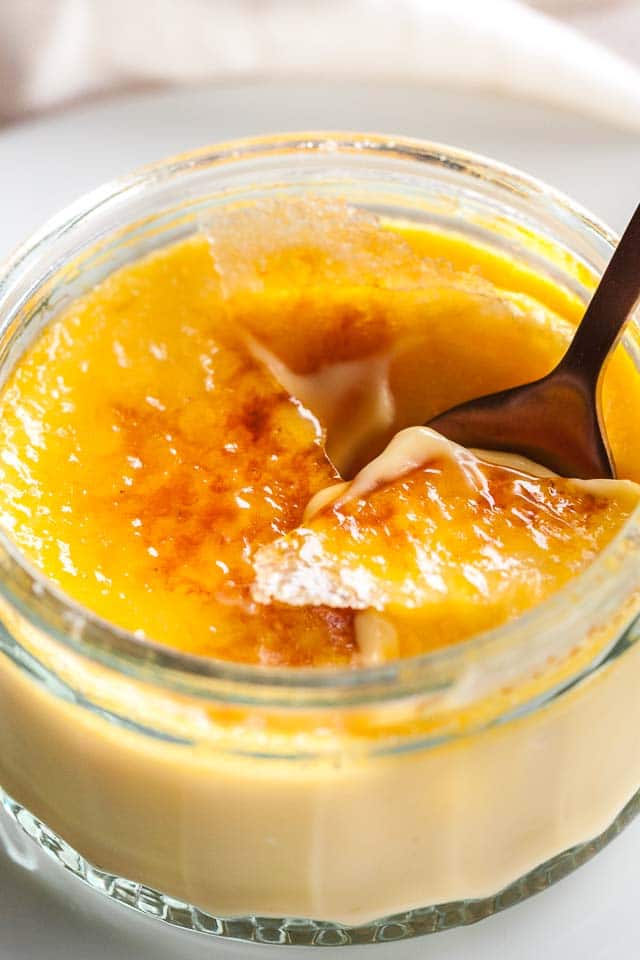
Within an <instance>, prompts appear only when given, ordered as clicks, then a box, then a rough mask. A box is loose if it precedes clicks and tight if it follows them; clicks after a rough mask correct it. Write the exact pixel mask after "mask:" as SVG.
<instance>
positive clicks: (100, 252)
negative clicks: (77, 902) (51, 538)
mask: <svg viewBox="0 0 640 960" xmlns="http://www.w3.org/2000/svg"><path fill="white" fill-rule="evenodd" d="M308 190H311V191H313V193H314V195H316V196H327V197H340V198H344V199H346V200H347V202H348V203H350V204H354V205H357V206H361V207H364V208H366V209H370V210H372V211H374V212H375V213H377V214H379V215H381V216H383V217H389V218H391V219H394V220H401V221H403V222H408V223H414V224H415V225H417V226H420V225H424V224H428V225H432V226H435V227H436V228H439V229H442V230H445V231H453V232H455V233H456V234H458V235H460V236H463V237H468V238H469V239H470V240H472V241H473V242H474V243H478V244H480V245H483V246H484V247H486V248H487V249H488V251H493V252H495V253H496V254H497V255H498V256H503V257H504V256H508V257H510V258H512V260H513V261H515V262H516V263H519V264H521V265H522V266H523V267H525V268H530V269H532V270H534V271H535V272H536V273H537V274H538V275H540V276H541V277H544V278H547V279H548V280H549V282H550V283H551V284H554V285H556V286H557V288H558V289H562V288H564V289H566V290H568V291H570V293H571V294H572V295H577V296H578V297H580V298H581V299H582V300H583V301H586V300H587V299H588V296H589V291H590V289H592V288H593V286H594V284H595V281H596V278H597V276H598V275H599V273H600V272H601V271H602V269H603V267H604V265H605V263H606V261H607V259H608V257H609V256H610V253H611V249H612V244H613V243H614V237H613V236H612V235H611V234H610V233H609V232H608V231H607V230H606V229H605V228H604V227H602V226H601V225H599V224H598V223H597V222H596V221H594V220H593V219H592V218H591V217H589V216H588V215H587V214H585V213H584V212H583V211H581V210H580V209H578V208H577V207H575V206H574V205H573V204H572V203H571V202H570V201H569V200H567V199H566V198H564V197H562V196H561V195H559V194H557V193H555V192H554V191H552V190H551V189H549V188H547V187H546V186H544V185H542V184H540V183H538V182H536V181H534V180H532V179H530V178H527V177H525V176H523V175H521V174H519V173H516V172H514V171H512V170H509V169H507V168H504V167H502V166H499V165H498V164H494V163H493V162H491V161H487V160H484V159H481V158H478V157H475V156H472V155H469V154H466V153H462V152H459V151H457V150H452V149H449V148H447V147H442V146H438V145H433V144H428V143H419V142H415V141H408V140H407V141H405V140H401V139H393V140H391V139H388V138H385V137H378V136H365V135H358V134H331V135H324V134H323V135H318V134H304V135H300V136H295V135H283V136H275V137H267V138H260V139H256V140H246V141H239V142H236V143H233V144H225V145H222V146H218V147H211V148H206V149H203V150H200V151H197V152H194V153H191V154H185V155H183V156H180V157H177V158H175V159H171V160H169V161H166V162H163V163H159V164H157V165H154V166H151V167H147V168H145V169H144V170H142V171H140V172H138V173H135V174H133V175H132V176H131V177H128V178H125V179H122V180H120V181H117V182H115V183H113V184H110V185H108V186H106V187H104V188H102V189H100V190H98V191H96V192H95V193H93V194H91V195H90V196H88V197H86V198H84V199H83V200H81V201H79V202H78V203H77V204H76V205H74V206H73V207H71V208H69V209H68V210H66V211H65V212H64V213H63V214H61V215H60V216H59V217H57V218H56V219H55V220H53V221H51V222H50V223H49V224H48V225H47V226H46V227H45V228H44V229H43V230H42V231H41V232H40V233H39V234H37V235H36V236H35V237H34V238H32V240H31V241H29V242H28V243H27V244H26V245H25V246H24V247H22V248H21V249H20V250H19V251H18V252H17V254H16V255H15V256H14V258H13V259H12V260H11V261H10V262H9V263H8V264H7V265H6V266H5V268H4V270H3V272H2V275H1V276H0V316H1V321H2V327H1V341H0V367H1V373H2V379H3V381H4V380H6V378H7V376H8V375H9V373H10V372H11V370H12V369H13V368H14V366H15V364H16V362H17V361H18V359H19V358H20V356H21V355H22V353H23V352H24V350H25V349H26V348H27V347H28V346H29V345H30V344H31V343H32V342H33V340H34V338H35V337H37V335H38V333H39V332H40V331H41V330H42V329H43V327H44V326H45V325H46V324H47V323H48V322H49V321H50V320H51V319H52V318H53V317H55V316H56V314H58V313H59V311H60V309H61V308H62V307H63V306H64V305H66V304H68V302H69V301H70V300H71V299H73V298H75V297H77V296H78V295H80V294H81V293H83V292H84V291H86V290H88V289H90V288H91V287H92V286H93V285H94V284H95V283H96V282H98V281H99V280H100V279H102V278H103V277H105V276H106V275H108V274H109V273H111V272H112V271H113V270H114V269H116V268H117V267H119V266H121V265H123V264H124V263H127V262H129V261H131V260H134V259H136V258H138V257H139V256H141V255H143V254H144V253H147V252H149V251H150V250H152V249H155V248H157V247H161V246H163V245H165V244H167V243H170V242H172V241H175V240H178V239H180V238H184V237H187V236H189V235H190V234H192V233H193V232H195V231H196V230H197V229H198V224H199V223H201V222H202V217H203V215H205V214H206V213H207V212H208V211H214V210H215V211H218V212H220V211H221V210H223V209H224V207H225V205H226V204H230V203H235V202H237V201H238V200H245V199H246V200H253V199H259V198H264V197H269V196H271V195H272V194H273V193H274V192H275V191H277V192H278V193H279V194H280V195H281V194H283V193H284V194H290V195H298V194H300V193H301V192H304V191H308ZM637 336H638V327H637V323H636V324H634V325H633V326H632V329H631V330H630V331H629V332H628V333H627V335H626V338H625V341H624V347H623V348H622V349H624V350H626V351H627V353H628V354H629V356H630V358H631V360H632V361H633V363H634V364H635V363H636V351H637ZM639 376H640V374H639ZM614 452H615V451H614ZM639 588H640V530H639V527H638V517H637V512H636V514H634V515H633V516H632V517H631V519H630V520H629V521H628V522H627V523H626V525H625V526H624V528H623V529H622V530H621V532H620V533H619V534H618V535H617V537H616V538H615V539H614V541H613V542H612V543H611V544H610V545H609V546H608V547H607V548H606V549H605V551H604V552H603V553H602V554H601V555H600V556H599V557H598V558H597V559H596V561H595V562H594V563H593V564H592V565H590V566H589V567H588V568H587V570H586V572H584V573H582V574H581V575H580V576H579V577H577V578H575V579H574V580H572V581H570V582H569V584H568V585H567V586H565V587H564V588H562V589H561V590H560V591H559V592H558V593H557V594H556V595H554V596H553V597H552V599H551V600H549V601H547V602H545V603H544V604H542V605H541V606H539V607H537V608H534V609H533V610H532V611H530V612H529V613H528V614H526V615H525V616H523V617H521V618H519V619H518V620H516V621H515V622H512V623H509V624H508V625H506V626H504V627H501V628H499V629H495V630H493V631H490V632H488V633H484V634H481V635H479V636H476V637H474V638H472V639H471V640H469V641H466V642H464V643H461V644H459V645H457V646H454V647H450V648H446V649H444V650H440V651H436V652H434V653H430V654H425V655H424V656H421V657H417V658H413V659H408V660H400V661H395V662H391V663H388V664H386V665H384V666H381V667H373V668H371V667H370V668H362V669H357V670H354V669H349V670H341V669H338V670H326V669H284V668H266V667H254V666H242V665H238V664H234V663H230V662H222V661H217V660H211V659H201V658H198V657H194V656H187V655H184V654H181V653H179V652H177V651H172V650H170V649H168V648H166V647H161V646H159V645H156V644H153V643H151V642H149V641H145V640H140V639H138V638H136V637H135V636H134V635H132V634H129V633H127V632H126V631H123V630H120V629H118V628H116V627H113V626H111V625H109V624H108V623H106V622H105V621H103V620H100V619H99V618H98V617H95V616H93V615H92V614H91V613H89V612H88V611H87V610H84V609H82V608H81V607H79V606H78V605H76V604H74V603H73V602H72V601H71V600H69V599H68V598H66V597H65V596H63V595H62V594H61V593H60V592H58V591H57V590H56V589H55V588H54V587H52V586H51V585H50V584H49V583H48V582H47V581H46V580H45V579H44V578H43V577H42V576H41V575H40V574H38V573H36V572H35V571H34V570H33V568H31V567H30V566H29V564H28V562H27V561H26V560H25V558H24V557H23V556H21V555H20V552H19V551H18V550H17V549H16V547H15V546H14V545H13V544H12V543H11V541H10V540H9V539H8V538H7V537H6V536H3V537H2V538H0V622H1V625H2V633H1V636H0V651H1V653H0V711H1V713H2V724H0V785H1V787H2V788H3V790H4V791H5V792H4V793H3V794H2V806H1V807H0V824H1V825H2V831H0V838H2V837H4V838H5V843H6V845H7V848H8V849H9V852H10V853H11V851H14V853H15V850H23V849H24V846H23V840H22V835H23V834H26V835H28V837H29V838H31V839H29V840H28V841H27V843H28V844H31V842H32V841H33V843H35V844H38V845H40V846H41V848H42V849H43V850H44V851H45V852H46V854H47V855H49V856H53V857H54V858H56V859H58V860H59V862H60V864H61V867H62V868H64V869H66V870H71V871H72V872H74V873H76V874H77V875H78V876H80V877H81V878H82V879H84V880H85V881H87V882H88V883H89V884H91V885H92V886H93V887H94V888H95V889H96V890H97V891H99V892H100V893H102V894H103V895H106V896H109V897H111V898H114V899H116V900H120V901H122V902H124V903H127V904H128V905H129V906H131V907H133V908H134V909H137V910H140V911H141V912H143V913H145V914H147V915H149V914H151V915H154V916H157V917H159V918H161V919H163V920H165V921H168V922H170V923H175V924H178V925H180V926H183V927H191V928H193V929H194V930H199V931H201V932H203V933H208V934H213V935H215V936H221V937H227V938H231V939H241V940H264V941H275V942H279V943H298V944H318V945H328V944H349V943H364V942H375V941H379V940H390V939H402V938H405V937H411V936H417V935H420V934H423V933H430V932H434V931H437V930H441V929H445V928H448V927H451V926H456V925H460V924H466V923H471V922H474V921H476V920H478V919H481V918H482V917H485V916H488V915H490V914H492V913H494V912H496V911H498V910H500V909H503V908H504V907H506V906H508V905H510V904H513V903H516V902H518V901H519V900H521V899H523V898H525V897H527V896H529V895H530V894H532V893H534V892H537V891H539V890H541V889H543V888H544V887H546V886H547V885H549V884H550V883H552V882H553V881H554V880H556V879H558V878H559V877H561V876H563V875H565V874H566V873H568V872H569V871H571V870H572V869H573V868H575V867H576V866H577V865H578V864H580V863H582V862H584V861H585V860H587V859H588V858H589V857H590V856H591V855H592V854H593V853H595V852H596V851H597V850H599V849H600V848H601V847H602V846H603V845H604V844H605V843H606V842H607V841H608V840H609V839H610V838H611V837H612V836H614V835H615V834H616V833H617V832H618V831H619V829H620V828H621V827H622V826H624V824H626V823H627V822H628V821H629V820H630V819H631V818H632V817H633V816H634V814H635V812H636V810H637V806H638V803H639V802H640V801H639V799H638V793H637V791H638V789H639V788H640V738H638V736H637V732H636V731H637V730H638V729H640V698H638V696H637V690H638V687H639V685H640V647H638V645H637V644H636V643H635V641H636V640H637V637H638V628H637V626H636V617H637V612H638V609H639V608H640V600H639V598H638V592H639ZM442 905H444V906H442Z"/></svg>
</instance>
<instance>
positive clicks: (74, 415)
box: [0, 199, 640, 666]
mask: <svg viewBox="0 0 640 960" xmlns="http://www.w3.org/2000/svg"><path fill="white" fill-rule="evenodd" d="M206 226H207V232H208V236H209V238H207V236H204V235H203V236H201V237H197V238H195V239H191V240H188V241H185V242H183V243H181V244H178V245H177V246H174V247H171V248H169V249H165V250H161V251H159V252H157V253H154V254H152V255H151V256H150V257H148V258H146V259H144V260H142V261H139V262H137V263H134V264H132V265H130V266H127V267H125V268H123V269H121V270H119V271H117V272H116V273H114V274H113V275H112V276H110V277H109V278H108V279H107V280H106V281H104V282H103V283H102V284H100V285H99V286H97V287H96V288H95V289H94V290H93V291H91V292H90V293H89V294H88V295H87V296H85V297H84V298H83V299H81V300H79V301H78V302H76V303H74V304H73V305H72V306H71V308H69V309H68V310H67V311H66V312H65V313H64V315H63V316H62V317H60V318H59V319H58V320H56V322H55V323H53V324H52V325H51V326H50V327H49V328H48V329H47V330H46V331H45V332H44V333H43V335H42V336H41V337H40V339H39V340H38V342H37V343H36V344H35V345H34V347H33V348H32V349H31V351H30V352H29V353H28V355H27V356H26V357H25V358H24V359H23V360H22V361H21V363H20V364H19V365H18V367H17V369H16V371H15V373H14V375H13V377H12V379H11V380H10V382H9V383H8V384H7V386H6V388H5V390H4V393H3V395H2V397H1V398H0V449H1V450H2V461H1V467H0V489H1V490H2V495H3V496H2V505H1V507H0V518H1V519H2V522H3V524H4V526H5V527H6V528H7V529H9V530H10V531H11V534H12V536H13V538H14V539H15V541H16V543H18V544H19V545H20V547H22V548H23V549H24V550H25V551H26V552H27V554H28V555H29V556H30V557H31V558H32V560H33V561H34V562H35V563H36V564H37V565H38V567H40V569H42V570H43V571H44V572H45V573H46V575H47V576H48V577H50V578H51V579H53V580H55V582H56V583H58V584H59V585H60V586H61V587H62V588H63V589H64V590H65V591H67V592H68V593H69V594H70V595H71V596H73V597H75V598H76V599H77V600H79V601H80V602H81V603H83V604H85V605H86V606H87V607H89V608H90V609H91V610H94V611H95V612H96V613H98V614H100V615H101V616H102V617H104V618H105V619H107V620H109V621H111V622H112V623H115V624H117V625H118V626H121V627H124V628H126V629H127V630H130V631H132V632H135V633H136V634H137V635H138V636H142V637H149V638H150V639H152V640H155V641H159V642H161V643H164V644H167V645H168V646H171V647H176V648H179V649H180V650H183V651H186V652H189V653H197V654H200V655H204V656H211V657H222V658H225V659H228V660H234V661H238V662H247V663H262V664H279V665H294V666H301V665H327V664H332V665H341V664H348V663H353V664H354V665H357V664H358V663H361V662H362V661H363V657H362V651H361V643H360V642H359V640H358V634H359V633H360V635H362V628H361V624H360V626H359V624H358V622H357V611H360V610H364V609H372V610H373V609H375V610H377V611H378V612H379V613H380V614H381V615H382V616H385V615H387V616H388V618H389V619H390V623H391V621H394V622H395V621H396V620H397V619H398V617H399V618H400V619H401V620H402V624H401V625H399V626H398V628H397V629H396V628H395V627H394V626H392V627H390V631H389V632H391V630H392V632H393V634H394V636H395V640H394V642H393V643H391V645H390V646H389V654H390V656H393V657H397V656H401V657H402V656H409V655H414V654H417V653H421V652H425V651H427V650H429V649H432V648H435V647H440V646H443V645H446V644H450V643H456V642H459V641H460V640H462V639H465V638H466V637H468V636H470V635H472V634H474V633H478V632H480V631H481V630H485V629H488V628H489V627H492V626H497V625H498V624H500V623H503V622H505V621H506V620H508V619H510V618H512V617H514V616H517V615H518V614H520V613H522V612H524V610H526V609H527V608H528V607H531V606H533V605H534V604H536V603H538V602H540V601H541V600H542V599H544V598H545V597H546V596H548V595H549V594H550V593H552V592H553V591H554V590H556V589H557V588H558V587H560V586H561V585H562V584H563V583H564V582H565V581H566V580H567V579H568V578H569V577H571V576H575V575H576V574H577V573H579V572H580V570H581V569H583V568H584V567H585V566H586V565H587V564H588V563H589V562H590V561H591V560H592V559H593V558H594V557H595V556H596V555H597V553H598V551H599V550H600V549H601V548H602V547H603V546H604V545H605V544H606V543H607V542H608V541H609V540H610V539H611V537H612V536H613V535H614V534H615V532H616V530H617V529H618V528H619V527H620V525H621V524H622V523H623V521H624V520H625V519H626V518H627V517H628V516H629V515H630V513H631V512H632V511H633V509H634V507H635V505H636V503H637V500H638V490H640V488H638V490H637V489H636V488H634V487H633V485H631V484H628V483H627V484H626V486H625V484H624V483H620V482H618V483H615V484H614V483H609V484H607V483H601V484H600V485H599V486H595V485H593V484H592V485H591V486H590V485H588V484H578V483H576V482H575V481H567V480H564V479H561V478H552V479H549V478H546V479H540V478H534V477H528V475H527V474H526V473H525V474H523V473H522V472H517V471H516V472H515V473H514V472H513V471H512V470H511V469H510V468H509V467H508V466H504V465H489V464H487V462H486V461H484V460H482V459H479V458H478V457H474V456H473V455H472V454H467V455H465V457H466V459H464V458H463V459H461V454H458V455H456V456H454V455H453V454H452V451H453V450H454V448H453V447H452V446H451V445H447V444H446V443H445V444H444V445H442V444H441V445H440V447H439V448H438V447H437V446H436V447H434V445H433V441H432V442H431V446H430V447H429V446H427V447H425V446H424V444H422V447H420V442H419V441H420V437H419V436H418V441H417V446H415V444H414V447H415V449H414V450H413V452H411V453H410V454H408V455H409V458H410V464H409V466H407V465H404V466H401V467H399V468H398V469H397V470H396V473H397V472H399V474H400V475H399V476H385V477H383V478H382V480H381V483H380V486H381V487H382V489H381V490H380V491H375V490H370V491H368V493H367V492H366V491H361V493H360V495H359V497H358V498H356V501H355V504H354V505H353V508H351V507H349V509H348V510H342V511H341V512H339V513H338V512H337V511H336V509H335V508H334V509H333V511H332V517H333V520H334V529H333V530H332V531H331V530H329V529H326V528H325V530H324V533H323V544H322V547H321V548H320V549H319V552H318V551H316V552H315V553H314V552H313V550H312V544H311V540H313V541H314V543H316V544H317V536H316V534H315V533H314V532H313V529H312V528H313V527H314V525H315V526H317V525H318V523H320V522H321V521H320V519H319V518H317V519H316V520H314V521H311V524H307V523H306V522H305V521H304V520H303V516H304V511H305V509H306V508H307V506H308V504H309V502H310V500H311V499H312V498H313V497H314V496H316V495H317V494H318V493H319V492H320V491H322V490H324V489H325V488H327V487H331V486H332V485H334V484H336V482H338V481H339V480H340V473H339V471H346V472H347V474H350V475H353V470H354V468H355V467H357V466H362V465H363V464H364V463H366V461H367V460H369V459H370V458H371V455H372V454H373V453H379V452H380V450H381V449H382V447H384V445H385V442H386V441H387V440H388V439H389V438H390V437H391V436H392V435H393V433H394V432H395V431H396V430H397V429H398V428H399V427H402V426H405V425H406V424H407V423H411V424H415V423H421V422H423V421H424V420H425V419H428V418H429V417H430V416H431V415H432V414H433V413H436V412H438V411H440V410H441V409H443V408H444V407H447V406H451V405H453V404H454V403H457V402H459V401H460V400H463V399H466V398H467V397H468V396H469V395H473V394H474V393H485V392H487V391H489V390H494V389H498V388H501V387H504V386H507V385H510V384H512V383H516V382H519V381H521V380H526V379H529V378H531V377H533V376H535V375H537V374H540V373H542V372H545V371H546V370H547V369H548V368H549V367H550V366H551V365H552V364H553V361H554V360H555V359H556V358H557V356H558V354H559V353H560V352H561V351H562V349H563V346H564V345H565V344H566V341H567V339H568V337H569V336H570V331H571V325H570V322H569V321H568V320H567V318H566V317H564V316H562V315H560V314H558V313H557V312H555V311H553V310H552V309H551V308H550V307H547V306H545V305H544V304H543V303H541V302H539V301H538V300H535V299H533V297H532V296H531V294H525V293H523V292H522V291H521V290H519V291H517V292H513V291H510V290H508V289H503V288H500V287H499V286H496V285H494V283H492V282H490V281H488V280H486V279H484V278H483V277H481V276H480V274H479V273H477V272H476V273H472V272H470V268H471V267H472V266H473V265H474V263H475V261H474V250H473V248H467V251H466V253H467V257H468V267H467V269H466V270H465V269H463V268H462V267H461V266H460V265H459V266H458V267H457V268H453V267H452V266H451V265H450V264H449V263H448V262H446V261H440V260H438V259H436V258H434V257H433V256H425V255H423V254H422V252H421V249H420V242H421V237H420V236H419V235H418V234H416V233H415V232H414V233H412V234H410V235H406V234H405V235H403V231H402V228H396V229H393V230H392V229H389V228H387V227H385V226H384V225H381V224H378V223H377V222H376V220H375V218H373V217H369V216H366V215H365V214H363V213H357V214H356V213H355V212H354V211H353V210H350V209H349V208H347V207H346V206H343V205H340V204H336V203H326V202H324V203H320V202H319V201H318V200H313V199H309V200H308V201H306V202H301V201H298V202H293V201H289V202H288V203H286V204H285V203H282V202H281V203H280V204H278V203H277V202H275V203H269V204H264V203H263V204H261V205H259V206H257V207H256V208H247V209H245V208H241V209H240V210H239V211H236V212H235V213H234V212H227V213H226V214H225V215H224V216H220V217H218V218H216V219H212V220H210V221H209V222H208V223H207V225H206ZM429 240H430V242H431V243H433V236H432V235H430V236H429ZM450 243H451V241H450V240H449V244H450ZM463 246H464V245H463V244H462V243H461V244H460V247H461V248H463ZM461 254H462V249H460V250H458V253H457V258H458V263H460V257H461ZM529 282H530V285H533V287H534V289H533V292H534V293H535V292H536V289H535V280H534V278H530V281H529ZM452 327H454V328H455V330H452ZM478 328H481V331H482V337H481V342H479V340H480V338H479V337H478V336H477V334H476V333H475V331H476V330H477V329H478ZM616 366H617V368H618V369H617V370H616V371H614V374H615V375H612V377H611V382H612V384H615V385H616V387H614V388H613V389H614V390H615V389H616V388H617V389H618V390H619V389H621V384H622V383H627V381H628V380H629V378H630V376H631V370H630V369H628V362H627V363H625V358H624V357H619V358H618V360H617V364H616ZM628 387H629V389H628V390H627V391H626V393H627V396H629V395H631V396H632V397H633V396H634V394H635V393H636V392H637V391H635V386H634V385H633V384H628ZM636 402H637V400H636ZM608 426H609V430H610V432H611V434H612V441H613V444H614V449H616V439H617V437H616V426H617V425H616V422H615V420H612V418H611V417H609V418H608ZM414 435H415V434H411V433H409V434H407V436H406V438H405V443H407V442H408V438H410V437H411V436H414ZM625 456H626V458H627V462H625ZM628 457H629V454H627V453H626V451H625V453H624V454H623V455H622V460H621V461H620V469H621V473H622V475H623V476H630V475H631V476H634V475H637V471H636V469H634V468H635V464H634V463H633V462H628ZM446 463H449V465H450V466H449V468H447V469H442V464H446ZM369 469H370V468H369ZM405 475H406V476H405ZM527 477H528V479H527ZM358 482H359V481H358V480H357V479H356V481H355V483H354V486H357V484H358ZM408 485H409V487H410V489H409V487H408ZM343 499H344V498H343ZM483 507H484V510H483ZM480 514H482V516H481V515H480ZM301 524H304V527H303V531H302V533H301V534H300V536H299V537H298V539H297V540H296V544H297V546H296V548H295V549H296V550H297V551H298V552H299V553H305V554H306V559H305V560H304V561H303V562H301V563H298V564H296V563H295V562H292V550H293V548H291V547H290V548H288V552H286V553H285V550H287V548H285V547H283V548H282V549H281V550H280V553H279V556H280V563H281V568H282V569H281V570H280V571H278V570H277V569H273V570H272V576H273V578H275V579H277V580H278V583H279V586H278V588H277V589H272V588H270V587H266V588H265V585H264V584H260V583H257V584H256V570H257V569H259V571H260V577H261V578H262V579H263V580H264V579H265V562H266V561H265V559H264V558H265V556H267V555H268V556H269V557H271V566H272V567H274V558H275V556H276V553H275V551H276V550H278V549H279V547H278V543H279V540H278V538H282V537H288V542H289V543H291V544H292V543H293V540H292V539H291V538H292V537H293V536H294V534H293V532H292V531H294V530H296V528H298V527H299V526H300V525H301ZM481 526H484V528H483V529H480V527H481ZM309 527H310V528H311V529H309ZM314 537H315V540H314ZM274 541H276V543H275V544H274V546H273V547H271V548H270V551H269V550H268V549H267V548H268V545H269V544H271V543H273V542H274ZM330 541H332V542H330ZM330 553H331V557H329V554H330ZM365 554H366V555H367V556H366V557H365ZM394 564H395V565H396V567H397V571H396V574H395V575H394V573H393V566H394ZM275 565H276V566H277V564H275ZM294 567H296V569H294ZM329 567H331V568H332V570H333V575H332V576H333V581H334V582H333V584H332V585H329V584H327V583H323V584H316V583H315V581H314V578H313V572H314V570H315V571H316V572H317V571H319V570H320V569H321V568H322V569H324V570H325V572H326V571H327V570H328V568H329ZM385 568H386V569H385ZM354 577H356V578H357V577H360V580H361V581H363V580H366V584H365V583H364V582H362V583H360V584H359V585H357V584H354V585H353V588H350V587H349V586H348V584H349V583H353V578H354ZM390 578H391V579H392V580H395V589H392V590H391V592H390V591H389V583H390ZM400 579H402V580H403V584H402V585H401V584H400ZM296 591H297V596H293V594H294V593H296ZM365 622H366V621H365ZM367 646H368V647H370V644H367ZM364 659H365V660H367V659H370V657H365V658H364Z"/></svg>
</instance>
